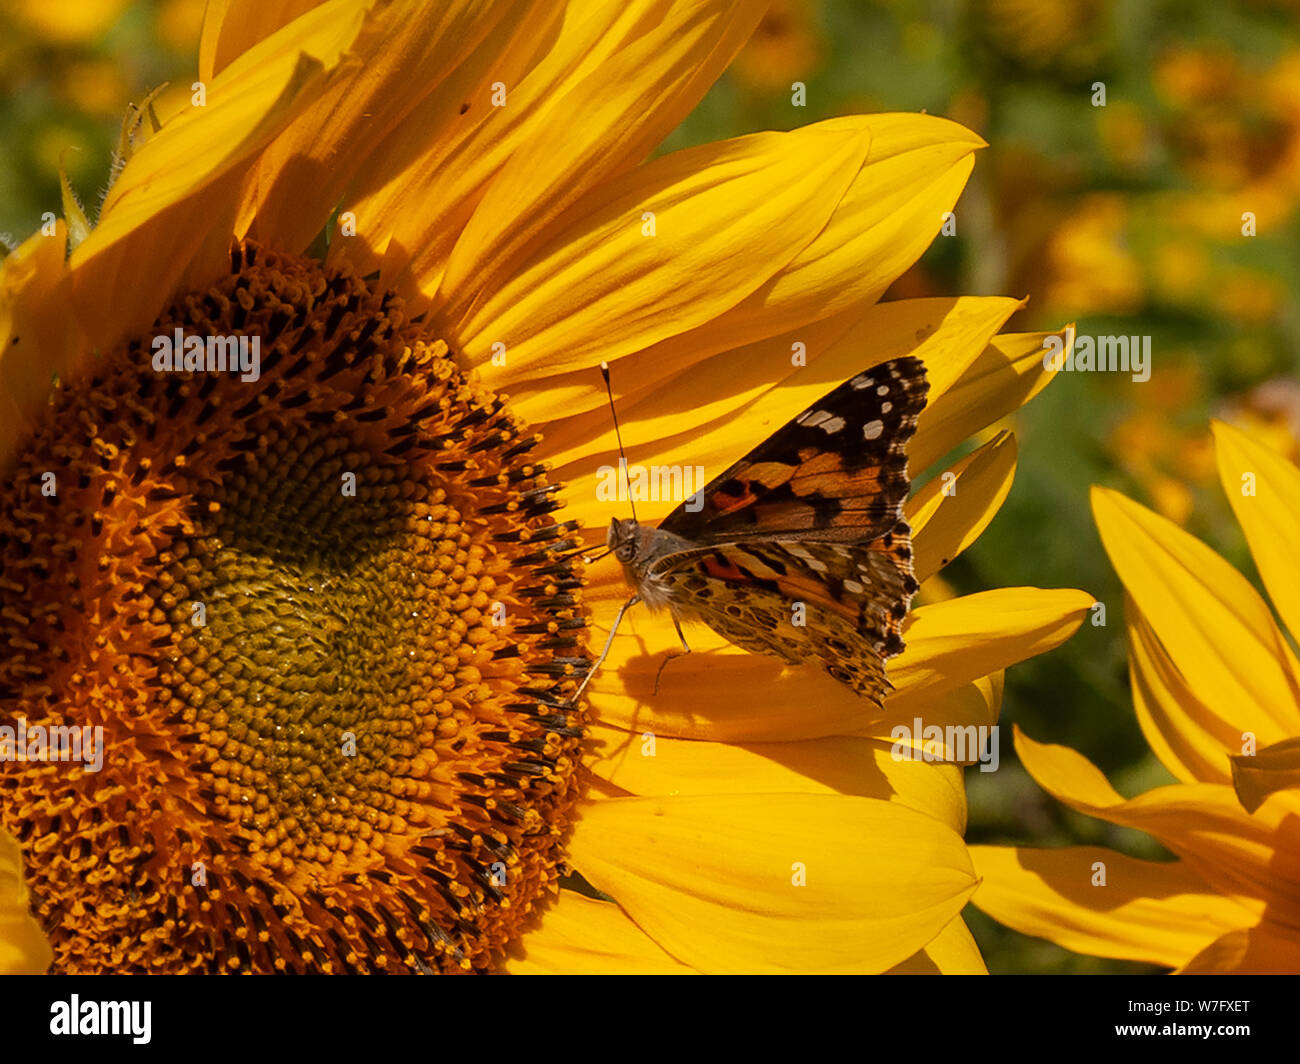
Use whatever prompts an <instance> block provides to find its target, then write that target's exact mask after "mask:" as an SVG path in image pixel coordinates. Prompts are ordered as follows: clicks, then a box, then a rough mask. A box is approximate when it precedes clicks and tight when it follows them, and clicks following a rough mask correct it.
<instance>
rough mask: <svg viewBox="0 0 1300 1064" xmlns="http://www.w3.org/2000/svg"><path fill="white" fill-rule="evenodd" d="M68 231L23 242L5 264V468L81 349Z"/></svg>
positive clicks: (0, 407)
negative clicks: (71, 304)
mask: <svg viewBox="0 0 1300 1064" xmlns="http://www.w3.org/2000/svg"><path fill="white" fill-rule="evenodd" d="M67 235H68V234H67V230H66V229H65V228H64V225H63V222H62V221H58V222H56V223H55V227H54V232H53V233H52V234H51V235H50V236H42V235H40V234H39V233H38V234H36V235H35V236H32V237H29V238H28V239H27V240H25V241H23V243H22V244H21V245H19V246H18V247H17V248H15V249H14V250H13V251H12V252H10V254H9V255H8V256H7V257H6V258H5V260H4V261H3V262H2V263H0V470H3V469H5V468H6V467H7V466H8V464H9V459H10V458H11V457H12V455H13V450H14V447H15V446H17V443H18V440H19V439H20V438H21V436H22V434H23V432H25V431H26V427H27V426H28V425H29V424H30V423H31V420H32V418H33V417H34V416H35V415H36V412H37V411H38V410H40V408H41V407H42V405H43V404H44V403H45V402H46V400H47V399H48V397H49V394H50V385H51V378H52V376H53V375H54V374H60V375H66V374H67V373H68V371H69V369H70V368H71V365H72V360H73V356H74V351H75V345H74V344H73V343H72V334H71V327H72V322H71V320H70V316H69V314H68V308H67V300H68V294H67V285H66V283H65V282H66V279H67V278H66V274H65V273H64V270H63V255H64V249H65V248H66V246H67V243H66V241H67Z"/></svg>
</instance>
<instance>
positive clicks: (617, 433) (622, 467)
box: [600, 362, 637, 521]
mask: <svg viewBox="0 0 1300 1064" xmlns="http://www.w3.org/2000/svg"><path fill="white" fill-rule="evenodd" d="M600 375H601V376H602V377H604V378H605V394H606V395H608V396H609V412H610V414H611V415H613V418H614V438H615V439H617V440H618V471H619V473H620V474H621V475H622V477H623V479H624V480H626V481H627V501H628V505H629V506H631V507H632V520H633V521H635V520H636V519H637V517H636V502H635V500H634V499H633V498H632V481H631V479H630V478H629V477H628V475H627V452H626V451H625V450H623V433H622V431H621V430H620V429H619V427H618V411H617V410H616V409H615V408H614V389H613V388H611V387H610V386H609V363H608V362H602V363H601V364H600Z"/></svg>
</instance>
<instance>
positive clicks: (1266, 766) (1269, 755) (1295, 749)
mask: <svg viewBox="0 0 1300 1064" xmlns="http://www.w3.org/2000/svg"><path fill="white" fill-rule="evenodd" d="M1232 786H1233V787H1234V789H1235V790H1236V792H1237V797H1238V798H1240V799H1241V804H1242V805H1243V806H1244V807H1245V809H1246V812H1248V813H1253V812H1254V811H1255V810H1256V809H1258V808H1259V807H1260V806H1261V805H1263V804H1264V802H1265V800H1266V799H1267V798H1268V797H1269V796H1270V795H1273V794H1276V793H1277V792H1278V791H1286V790H1295V789H1297V788H1300V738H1295V739H1284V740H1282V742H1280V743H1274V744H1273V745H1272V746H1266V747H1264V749H1262V750H1260V751H1258V752H1257V753H1255V754H1238V755H1236V756H1235V757H1233V759H1232Z"/></svg>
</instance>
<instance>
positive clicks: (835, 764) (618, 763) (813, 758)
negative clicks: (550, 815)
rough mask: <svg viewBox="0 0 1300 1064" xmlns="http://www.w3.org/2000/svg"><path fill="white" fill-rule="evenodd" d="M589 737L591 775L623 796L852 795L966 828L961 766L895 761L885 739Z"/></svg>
mask: <svg viewBox="0 0 1300 1064" xmlns="http://www.w3.org/2000/svg"><path fill="white" fill-rule="evenodd" d="M589 736H590V738H591V739H592V741H593V744H594V757H593V759H592V761H591V762H590V767H591V770H592V772H594V773H595V774H596V775H598V776H600V777H602V778H603V779H606V780H608V781H609V782H610V783H612V784H613V785H614V786H616V787H619V788H622V789H623V790H625V791H627V792H628V793H629V794H635V795H640V796H642V797H653V796H668V797H672V796H677V795H694V794H751V793H752V794H853V795H859V796H860V797H863V798H880V799H884V800H886V801H897V802H899V803H901V804H903V805H906V806H908V807H909V808H912V809H915V810H917V811H918V812H921V813H925V814H926V815H927V816H931V817H933V818H935V819H936V820H938V821H940V822H942V823H944V824H947V825H948V826H949V827H951V828H952V829H953V830H954V831H958V832H960V831H963V830H964V829H965V826H966V796H965V791H964V789H963V785H962V770H961V768H960V767H959V766H957V765H948V764H927V763H925V762H921V761H901V760H898V759H895V758H894V757H893V756H892V754H891V749H892V748H891V745H890V744H889V743H888V742H881V741H878V740H871V739H864V738H855V737H851V736H844V735H836V736H830V737H828V738H825V739H811V740H805V741H802V742H783V743H751V744H748V745H739V744H736V743H711V742H700V741H698V740H694V739H678V738H674V737H672V736H668V735H655V734H654V733H652V732H648V731H646V732H640V733H634V732H628V731H625V730H624V729H622V728H614V727H611V726H609V725H606V724H595V725H592V726H591V727H590V729H589Z"/></svg>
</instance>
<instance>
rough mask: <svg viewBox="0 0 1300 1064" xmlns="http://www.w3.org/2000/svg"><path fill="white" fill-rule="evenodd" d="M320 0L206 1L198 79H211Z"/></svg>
mask: <svg viewBox="0 0 1300 1064" xmlns="http://www.w3.org/2000/svg"><path fill="white" fill-rule="evenodd" d="M320 2H321V0H277V2H276V3H273V4H268V3H267V2H266V0H207V6H206V7H205V8H204V10H203V29H202V31H201V33H200V36H199V80H200V81H204V82H209V81H211V80H212V79H213V78H214V77H216V76H217V75H218V74H219V73H221V71H222V70H224V69H225V68H226V67H228V66H229V65H230V64H231V62H233V61H234V60H235V59H236V58H238V57H239V56H241V55H243V54H244V53H245V52H246V51H248V50H249V49H250V48H252V47H253V45H255V44H257V43H258V42H260V41H264V40H265V39H266V38H267V37H269V36H271V34H273V33H274V32H275V31H276V30H278V29H280V28H281V27H282V26H287V25H288V24H289V23H290V22H292V21H293V20H294V19H296V18H297V17H298V16H299V15H303V14H306V13H307V12H308V11H310V10H311V9H312V8H313V7H317V6H319V5H320Z"/></svg>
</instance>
